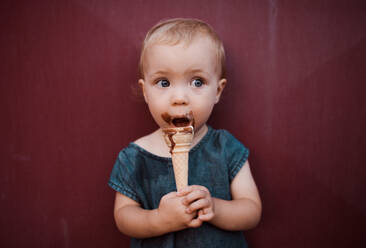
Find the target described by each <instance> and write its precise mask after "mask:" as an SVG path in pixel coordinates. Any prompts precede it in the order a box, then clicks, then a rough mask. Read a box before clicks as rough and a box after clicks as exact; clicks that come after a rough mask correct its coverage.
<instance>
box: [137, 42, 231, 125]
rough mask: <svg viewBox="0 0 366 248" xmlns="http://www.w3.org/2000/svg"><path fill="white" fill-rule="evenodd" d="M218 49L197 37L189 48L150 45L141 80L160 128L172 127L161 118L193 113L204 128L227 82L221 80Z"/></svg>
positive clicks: (147, 101) (196, 123)
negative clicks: (216, 50)
mask: <svg viewBox="0 0 366 248" xmlns="http://www.w3.org/2000/svg"><path fill="white" fill-rule="evenodd" d="M215 54H216V53H215V48H214V46H213V44H212V41H211V40H210V39H208V38H206V37H203V36H200V37H196V38H195V39H194V40H193V41H192V43H191V44H190V45H189V46H188V47H187V46H185V45H184V44H178V45H174V46H172V45H159V44H154V45H151V46H150V47H149V48H148V49H147V51H146V53H145V58H144V68H145V70H144V77H145V78H144V79H140V80H139V84H140V86H141V87H142V89H143V93H144V97H145V101H146V103H147V104H148V106H149V110H150V112H151V114H152V116H153V118H154V119H155V121H156V123H157V124H158V125H159V126H160V127H169V126H170V125H171V124H168V123H167V122H166V121H165V120H164V118H163V117H162V116H164V115H166V114H168V115H169V116H171V117H173V118H174V117H177V118H179V117H182V116H185V115H187V114H188V113H190V112H191V113H193V118H194V123H195V128H196V129H199V128H201V127H202V126H203V125H204V124H205V123H206V121H207V120H208V118H209V117H210V115H211V112H212V109H213V106H214V105H215V103H217V102H218V101H219V98H220V95H221V93H222V90H223V89H224V87H225V84H226V79H220V77H219V71H218V69H217V68H220V66H219V65H217V59H216V56H215Z"/></svg>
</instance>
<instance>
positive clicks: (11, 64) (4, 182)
mask: <svg viewBox="0 0 366 248" xmlns="http://www.w3.org/2000/svg"><path fill="white" fill-rule="evenodd" d="M365 5H366V4H365V2H364V1H363V0H360V1H357V0H350V1H342V0H311V1H305V0H304V1H290V0H283V1H280V0H278V1H276V0H272V1H263V0H260V1H258V0H248V1H239V0H227V1H223V0H222V1H218V0H215V1H209V0H205V1H203V0H188V1H168V0H157V1H142V0H138V1H109V0H108V1H97V0H89V1H87V0H86V1H84V0H69V1H66V0H65V1H55V0H53V1H49V0H47V1H46V0H44V1H20V0H17V1H2V3H1V7H0V27H1V36H0V58H1V66H0V72H1V73H0V78H1V79H0V80H1V81H0V114H1V122H0V137H1V143H0V155H1V156H0V159H1V160H0V163H1V165H0V211H1V212H0V213H1V214H0V246H1V247H38V248H40V247H127V246H128V244H129V238H128V237H126V236H124V235H122V234H120V233H119V232H118V230H117V229H116V228H115V225H114V221H113V212H112V209H113V200H114V192H113V190H112V189H110V188H109V187H108V186H107V181H108V178H109V174H110V172H111V169H112V167H113V164H114V161H115V159H116V156H117V153H118V152H119V150H120V149H122V148H123V147H124V146H126V145H127V144H128V143H129V142H131V141H133V140H135V139H136V138H138V137H141V136H143V135H146V134H147V133H148V132H151V131H153V130H154V129H155V128H156V125H155V123H154V122H153V120H152V118H151V117H150V115H149V113H148V110H147V108H146V106H145V104H144V102H143V101H142V99H141V98H140V97H139V96H138V95H136V94H134V93H133V92H134V90H133V89H134V87H135V86H136V82H137V80H138V77H137V61H138V53H139V49H140V44H141V41H142V39H143V37H144V35H145V33H146V31H147V30H148V29H149V28H150V27H151V26H152V25H153V24H155V23H156V22H157V21H159V20H161V19H163V18H170V17H195V18H200V19H203V20H206V21H208V22H209V23H210V24H211V25H212V26H213V27H214V28H215V29H216V30H217V32H218V33H219V35H220V36H221V37H222V39H223V41H224V44H225V47H226V51H227V71H228V81H229V84H228V86H227V88H226V89H225V92H224V95H223V98H222V100H221V102H220V103H219V104H218V105H217V106H216V109H215V110H214V113H213V115H212V118H211V119H210V121H209V124H210V125H212V126H213V127H215V128H225V129H227V130H229V131H230V132H232V133H233V134H234V135H235V136H236V137H237V138H238V139H240V140H241V141H242V142H243V143H244V144H245V145H246V146H247V147H249V148H250V150H251V156H250V162H251V164H252V171H253V174H254V177H255V179H256V181H257V184H258V187H259V189H260V192H261V196H262V200H263V207H264V208H263V218H262V221H261V223H260V225H259V226H258V227H257V228H256V229H254V230H251V231H248V232H246V236H247V238H248V241H249V243H250V244H251V247H258V248H266V247H289V248H293V247H365V244H366V238H365V222H366V200H365V187H366V186H365V179H366V169H365V168H366V166H365V165H366V152H365V147H366V133H365V131H364V128H365V127H366V101H365V97H366V94H365V92H366V86H365V83H366V73H365V72H366V63H365V59H366V28H365V26H366V6H365Z"/></svg>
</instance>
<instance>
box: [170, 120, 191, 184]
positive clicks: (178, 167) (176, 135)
mask: <svg viewBox="0 0 366 248" xmlns="http://www.w3.org/2000/svg"><path fill="white" fill-rule="evenodd" d="M163 132H164V134H165V135H164V137H165V142H166V143H167V145H168V146H169V147H170V153H171V154H172V161H173V169H174V177H175V184H176V185H177V190H178V191H179V190H181V189H183V188H184V187H186V186H187V185H188V159H189V149H190V147H191V144H192V140H193V134H194V133H193V127H192V126H187V127H176V128H166V129H163Z"/></svg>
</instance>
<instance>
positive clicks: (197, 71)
mask: <svg viewBox="0 0 366 248" xmlns="http://www.w3.org/2000/svg"><path fill="white" fill-rule="evenodd" d="M186 73H193V74H195V73H201V74H205V75H207V74H209V73H208V72H206V71H204V70H201V69H192V70H188V71H186Z"/></svg>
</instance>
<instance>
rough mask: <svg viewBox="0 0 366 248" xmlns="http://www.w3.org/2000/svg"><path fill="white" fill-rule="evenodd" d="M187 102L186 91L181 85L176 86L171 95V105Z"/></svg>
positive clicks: (185, 103)
mask: <svg viewBox="0 0 366 248" xmlns="http://www.w3.org/2000/svg"><path fill="white" fill-rule="evenodd" d="M188 102H189V101H188V96H187V92H186V91H185V90H184V89H182V88H181V87H177V88H176V89H175V90H174V92H173V94H172V97H171V103H172V105H187V104H188Z"/></svg>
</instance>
